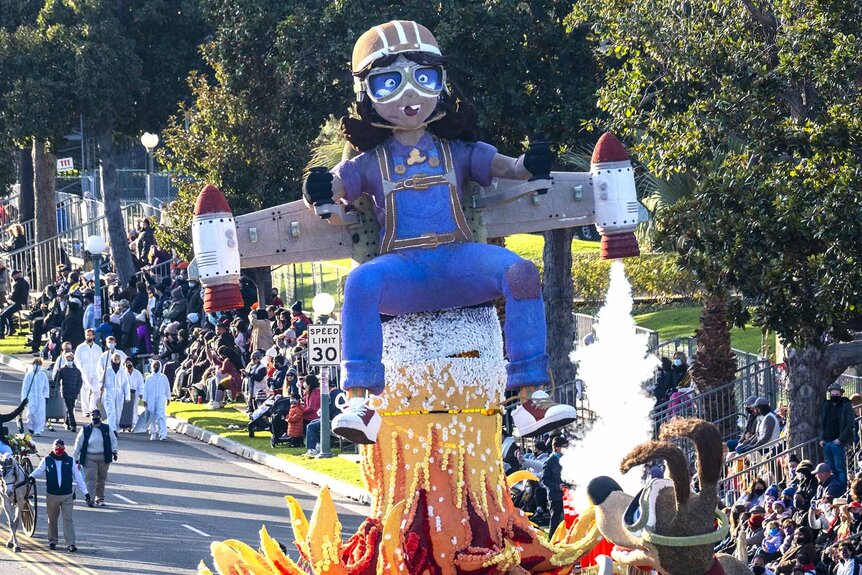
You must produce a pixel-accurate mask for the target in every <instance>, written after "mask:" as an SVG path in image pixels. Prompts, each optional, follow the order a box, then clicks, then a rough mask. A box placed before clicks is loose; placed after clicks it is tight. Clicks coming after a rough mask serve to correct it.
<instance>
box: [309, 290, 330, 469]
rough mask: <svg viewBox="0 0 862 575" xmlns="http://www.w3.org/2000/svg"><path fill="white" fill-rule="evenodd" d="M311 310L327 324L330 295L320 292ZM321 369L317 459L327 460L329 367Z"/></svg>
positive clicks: (320, 320) (318, 321)
mask: <svg viewBox="0 0 862 575" xmlns="http://www.w3.org/2000/svg"><path fill="white" fill-rule="evenodd" d="M311 309H313V310H314V317H315V320H316V321H317V323H319V324H327V323H329V316H330V315H332V310H334V309H335V300H334V299H333V298H332V296H331V295H329V294H328V293H325V292H321V293H319V294H317V295H316V296H314V299H313V300H311ZM323 369H325V370H327V373H326V377H324V376H323V373H324V372H323ZM323 369H321V372H320V374H321V377H320V454H318V456H317V457H320V458H328V457H332V453H331V452H330V451H329V434H330V427H329V423H330V422H329V369H330V366H325V367H324V368H323Z"/></svg>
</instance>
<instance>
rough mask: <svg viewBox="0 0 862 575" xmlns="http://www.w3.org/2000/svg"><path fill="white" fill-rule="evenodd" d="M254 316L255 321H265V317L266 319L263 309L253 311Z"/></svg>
mask: <svg viewBox="0 0 862 575" xmlns="http://www.w3.org/2000/svg"><path fill="white" fill-rule="evenodd" d="M254 315H255V317H257V319H267V317H268V316H267V313H266V310H265V309H258V310H255V314H254Z"/></svg>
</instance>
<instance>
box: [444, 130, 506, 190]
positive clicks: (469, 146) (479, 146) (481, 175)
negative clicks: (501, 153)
mask: <svg viewBox="0 0 862 575" xmlns="http://www.w3.org/2000/svg"><path fill="white" fill-rule="evenodd" d="M450 144H451V146H452V156H453V157H454V160H455V169H456V170H457V171H458V172H459V173H458V183H459V187H462V188H463V185H464V183H465V182H466V181H469V180H472V181H474V182H476V183H477V184H479V185H480V186H483V187H484V186H490V185H491V164H492V163H493V161H494V156H495V155H496V154H497V148H495V147H494V146H492V145H491V144H486V143H485V142H464V141H461V140H455V141H452V142H450Z"/></svg>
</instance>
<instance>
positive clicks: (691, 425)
mask: <svg viewBox="0 0 862 575" xmlns="http://www.w3.org/2000/svg"><path fill="white" fill-rule="evenodd" d="M673 437H687V438H689V439H690V440H691V441H692V442H693V443H694V447H695V449H696V450H697V472H698V476H699V477H700V484H701V485H704V484H706V483H712V484H716V483H718V481H719V479H721V463H722V455H723V453H724V443H723V442H722V441H721V434H720V433H719V432H718V428H717V427H716V426H714V425H713V424H711V423H708V422H706V421H704V420H702V419H681V418H678V419H673V420H671V421H668V422H666V423H665V424H664V425H662V427H661V433H660V434H659V438H660V439H662V440H669V439H671V438H673Z"/></svg>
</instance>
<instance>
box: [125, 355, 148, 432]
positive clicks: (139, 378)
mask: <svg viewBox="0 0 862 575" xmlns="http://www.w3.org/2000/svg"><path fill="white" fill-rule="evenodd" d="M123 367H124V368H125V373H126V380H127V381H128V383H129V398H130V400H131V402H132V427H134V426H135V423H137V421H138V410H137V405H138V394H139V393H142V392H143V391H144V374H142V373H141V372H140V371H139V370H138V369H137V368H135V364H134V363H132V360H131V359H128V358H126V361H125V362H123ZM120 419H122V418H120Z"/></svg>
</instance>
